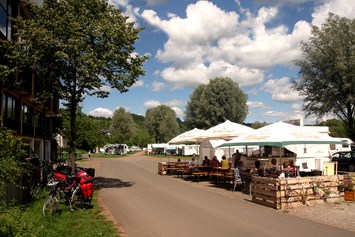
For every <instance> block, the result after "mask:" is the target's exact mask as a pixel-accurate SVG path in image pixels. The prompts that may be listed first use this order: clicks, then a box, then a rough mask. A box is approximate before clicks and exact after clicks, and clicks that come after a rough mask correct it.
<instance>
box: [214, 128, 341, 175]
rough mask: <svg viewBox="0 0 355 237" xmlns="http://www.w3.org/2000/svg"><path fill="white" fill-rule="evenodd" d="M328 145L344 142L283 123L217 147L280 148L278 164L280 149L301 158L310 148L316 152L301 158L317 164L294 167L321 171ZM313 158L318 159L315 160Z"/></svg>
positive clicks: (327, 157) (326, 156) (327, 156)
mask: <svg viewBox="0 0 355 237" xmlns="http://www.w3.org/2000/svg"><path fill="white" fill-rule="evenodd" d="M327 144H328V146H327ZM329 144H344V142H343V141H341V140H340V139H337V138H333V137H330V136H329V135H326V134H322V133H319V132H314V130H312V129H307V126H305V127H303V126H295V125H291V124H287V123H283V122H276V123H273V124H270V125H267V126H265V127H262V128H259V129H257V130H255V131H253V132H251V133H249V134H246V135H243V136H240V137H238V138H235V139H232V140H231V141H228V142H225V143H224V144H222V145H220V146H219V147H227V146H249V145H258V146H276V147H280V152H279V156H280V163H281V149H282V148H283V147H285V148H286V149H288V150H290V151H293V152H294V153H296V154H297V157H302V154H301V153H302V152H303V153H307V147H312V148H313V149H315V151H316V152H312V153H308V154H307V156H305V155H304V154H303V158H308V159H313V160H314V163H317V162H318V163H317V164H312V165H310V166H307V164H306V165H304V164H303V163H302V161H300V162H298V164H296V165H299V166H304V167H307V169H312V168H313V169H314V168H318V169H322V163H323V162H325V161H326V160H329V155H327V153H328V150H329ZM316 145H318V146H316ZM327 147H328V148H327ZM321 150H323V153H322V154H320V152H321ZM317 153H318V154H317ZM315 157H318V158H319V159H318V160H315Z"/></svg>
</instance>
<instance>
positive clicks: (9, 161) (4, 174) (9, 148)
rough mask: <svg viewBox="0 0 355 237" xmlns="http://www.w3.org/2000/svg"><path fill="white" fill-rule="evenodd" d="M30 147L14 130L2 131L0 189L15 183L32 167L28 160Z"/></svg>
mask: <svg viewBox="0 0 355 237" xmlns="http://www.w3.org/2000/svg"><path fill="white" fill-rule="evenodd" d="M28 149H29V147H28V145H27V144H25V143H23V142H22V139H21V138H20V137H18V136H16V135H15V133H14V132H13V131H11V130H8V129H6V128H3V130H2V131H0V190H4V187H5V185H6V184H7V183H13V184H15V183H16V181H17V180H18V179H19V178H21V177H22V176H23V174H25V173H26V172H28V171H29V169H30V168H31V167H32V166H31V164H30V163H29V162H28V161H27V160H26V156H27V151H28ZM2 193H3V192H0V195H2ZM0 198H1V196H0Z"/></svg>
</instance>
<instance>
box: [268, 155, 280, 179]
mask: <svg viewBox="0 0 355 237" xmlns="http://www.w3.org/2000/svg"><path fill="white" fill-rule="evenodd" d="M269 174H271V175H272V176H279V175H280V166H279V165H278V164H277V162H276V159H275V158H272V159H271V167H270V169H269Z"/></svg>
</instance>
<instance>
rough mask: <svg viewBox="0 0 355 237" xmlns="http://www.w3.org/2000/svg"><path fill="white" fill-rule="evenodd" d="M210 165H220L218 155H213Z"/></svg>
mask: <svg viewBox="0 0 355 237" xmlns="http://www.w3.org/2000/svg"><path fill="white" fill-rule="evenodd" d="M210 166H212V167H218V166H219V161H218V159H217V156H213V157H212V159H211V161H210Z"/></svg>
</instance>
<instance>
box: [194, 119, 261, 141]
mask: <svg viewBox="0 0 355 237" xmlns="http://www.w3.org/2000/svg"><path fill="white" fill-rule="evenodd" d="M253 131H254V129H253V128H250V127H248V126H245V125H242V124H239V123H234V122H231V121H229V120H226V121H225V122H224V123H221V124H218V125H216V126H214V127H211V128H209V129H207V130H206V132H205V133H204V134H202V135H201V136H200V137H199V139H200V140H217V139H224V140H230V139H232V138H235V137H239V136H241V135H243V134H247V133H250V132H253Z"/></svg>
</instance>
